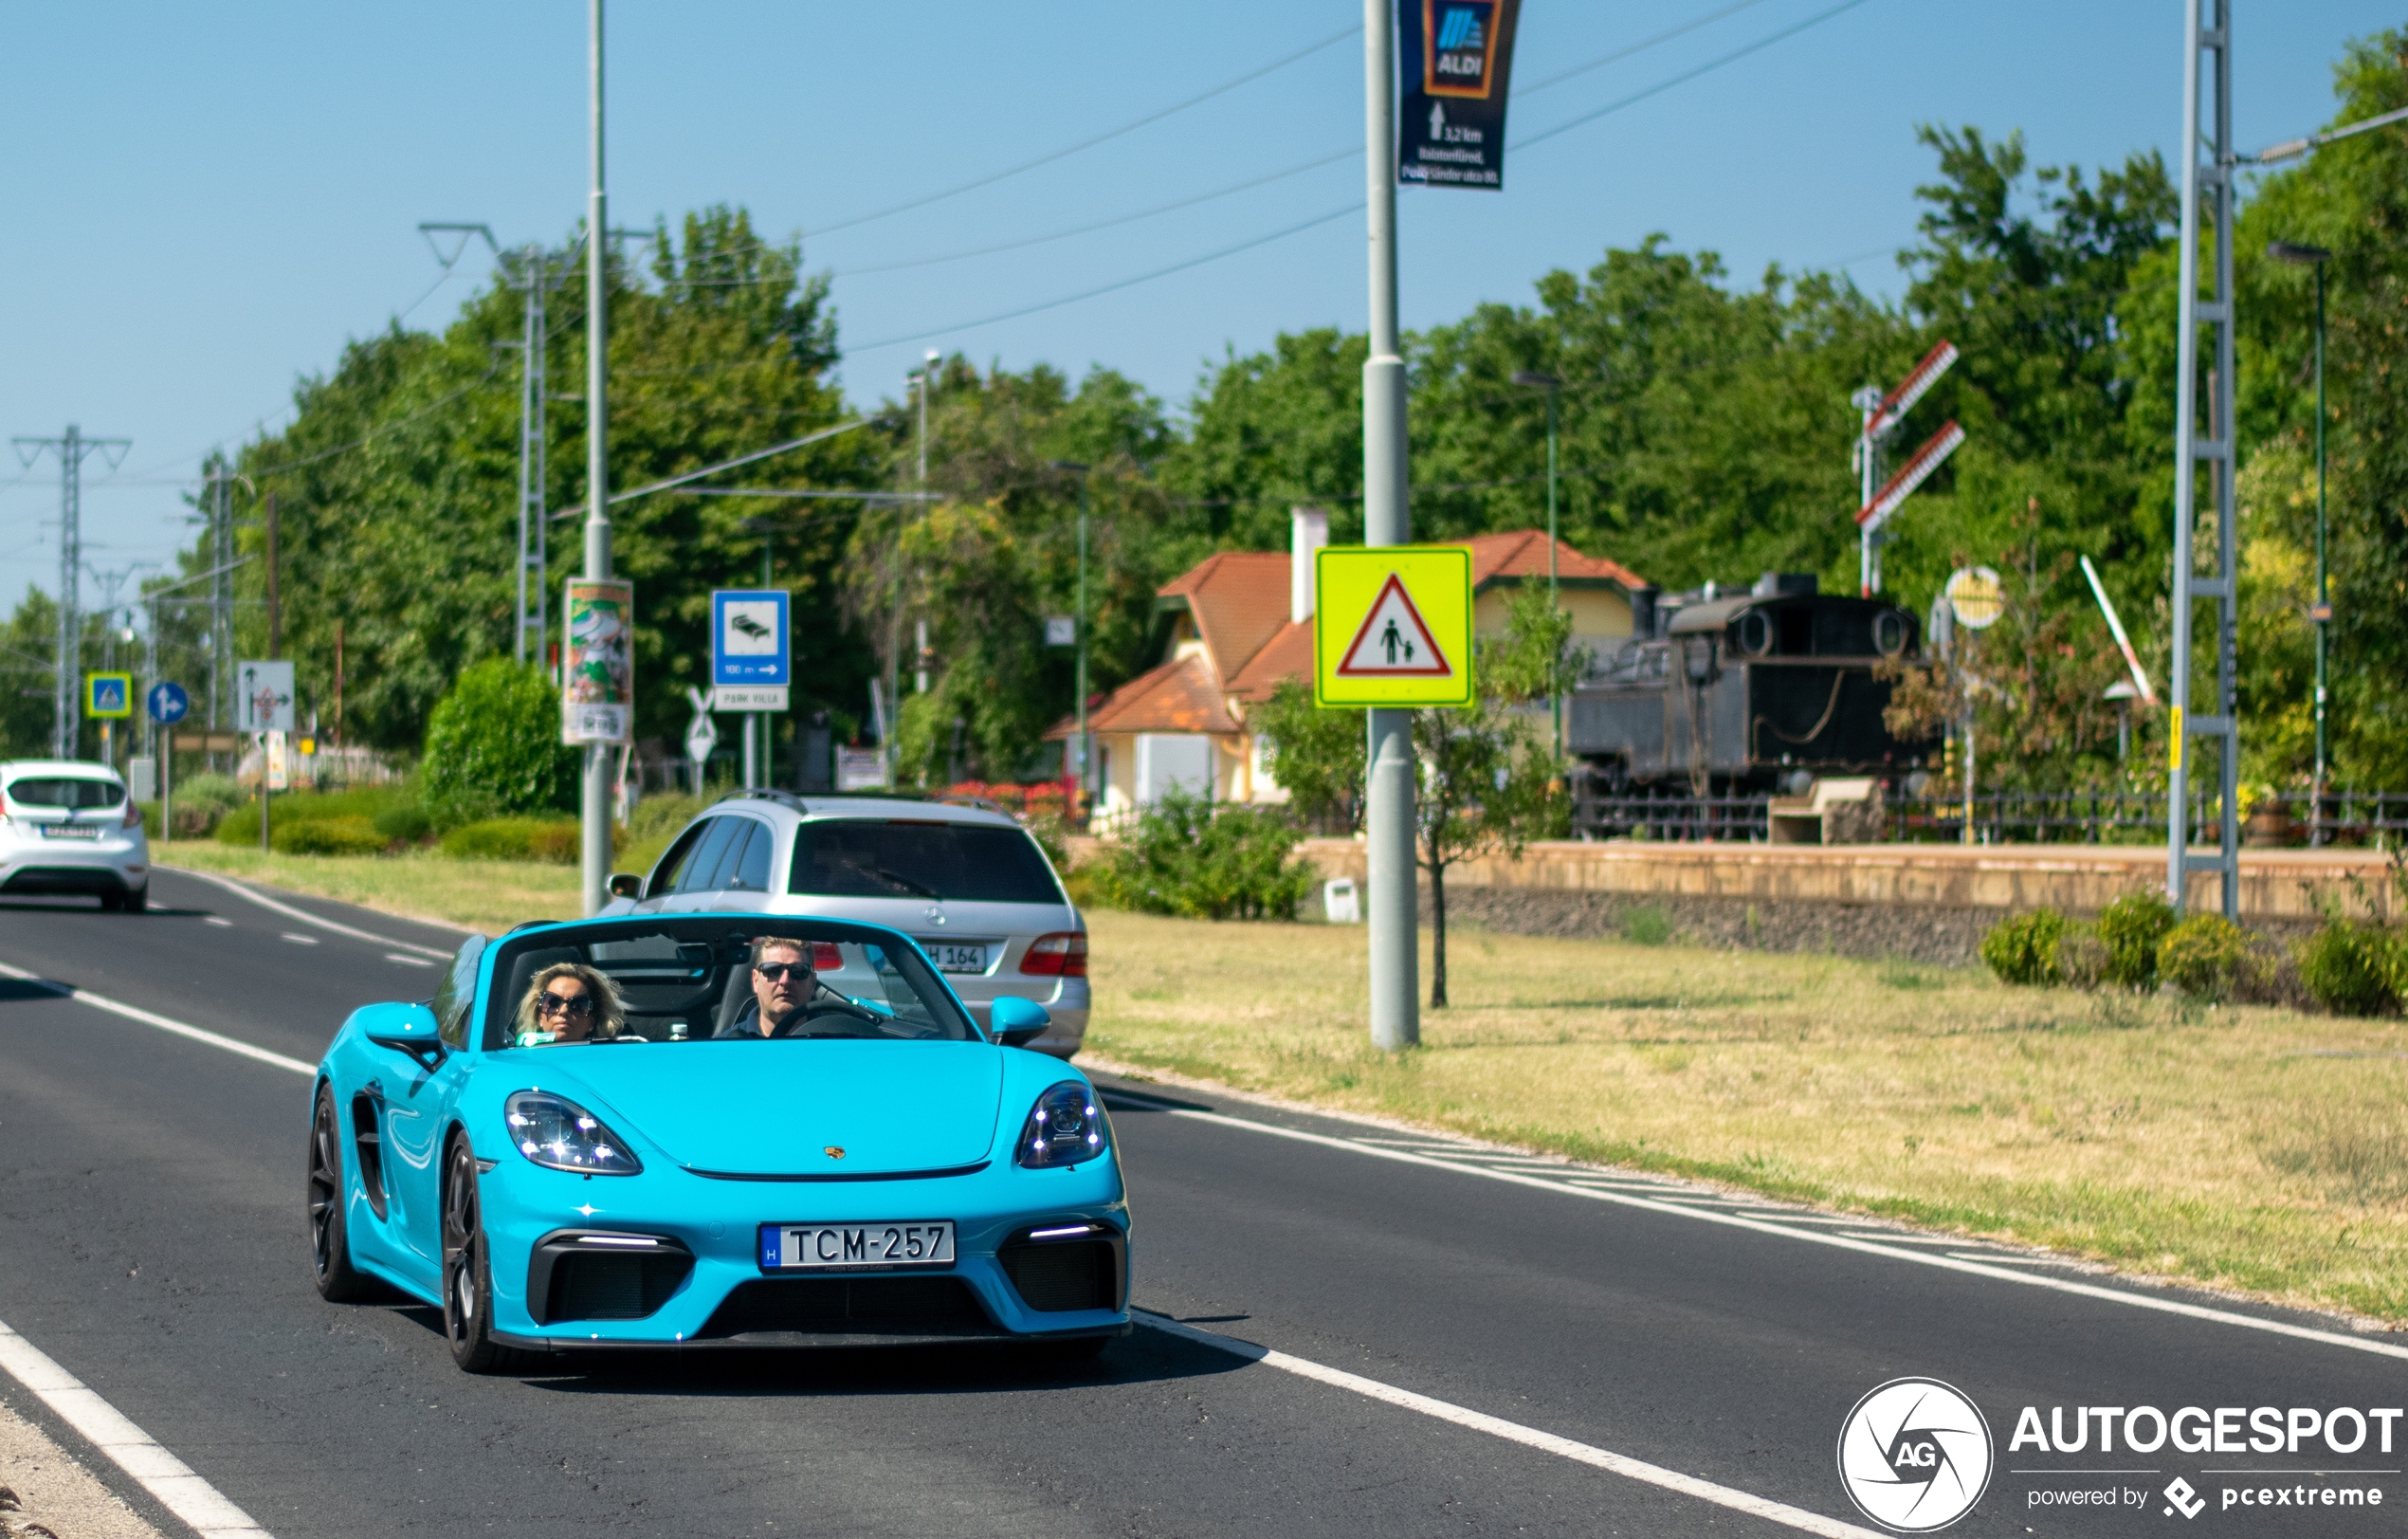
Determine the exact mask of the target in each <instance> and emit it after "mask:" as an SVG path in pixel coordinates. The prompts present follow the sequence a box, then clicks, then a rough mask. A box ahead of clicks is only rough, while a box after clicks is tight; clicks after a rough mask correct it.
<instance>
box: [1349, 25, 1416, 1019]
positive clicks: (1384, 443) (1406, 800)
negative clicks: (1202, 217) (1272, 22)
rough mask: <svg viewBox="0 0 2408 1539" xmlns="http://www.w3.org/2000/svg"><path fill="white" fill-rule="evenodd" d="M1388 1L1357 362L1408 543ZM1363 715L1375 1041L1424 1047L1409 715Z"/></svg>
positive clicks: (1382, 478) (1394, 514) (1372, 127)
mask: <svg viewBox="0 0 2408 1539" xmlns="http://www.w3.org/2000/svg"><path fill="white" fill-rule="evenodd" d="M1390 9H1391V8H1390V0H1363V162H1364V167H1365V183H1366V186H1365V188H1364V191H1365V192H1366V193H1367V194H1368V197H1369V210H1368V215H1369V217H1368V220H1367V224H1368V231H1367V233H1368V234H1369V236H1370V242H1369V246H1370V252H1369V255H1370V279H1371V284H1370V287H1371V352H1370V356H1369V357H1366V358H1364V360H1363V543H1364V544H1365V545H1367V546H1378V545H1403V544H1409V543H1411V541H1412V540H1413V516H1412V510H1411V509H1410V508H1409V507H1408V505H1407V504H1406V488H1407V475H1408V471H1407V465H1406V458H1405V360H1404V358H1403V357H1402V356H1401V353H1400V351H1399V347H1398V339H1397V331H1396V33H1395V32H1394V30H1393V29H1392V22H1391V19H1390V15H1389V11H1390ZM1366 714H1367V736H1368V740H1369V741H1368V742H1366V744H1365V750H1366V753H1367V755H1368V762H1367V764H1366V766H1365V768H1366V771H1367V773H1366V774H1365V776H1364V781H1365V796H1364V801H1365V807H1364V814H1365V815H1364V818H1363V826H1364V834H1365V849H1364V854H1365V856H1366V864H1367V866H1368V868H1369V870H1368V874H1369V876H1370V879H1371V880H1370V882H1369V884H1368V885H1369V886H1370V889H1371V891H1370V894H1369V896H1370V899H1371V916H1370V918H1371V1040H1372V1044H1373V1045H1374V1046H1375V1047H1379V1048H1383V1049H1387V1050H1389V1051H1392V1052H1393V1051H1396V1050H1400V1049H1403V1048H1409V1047H1412V1046H1414V1044H1415V1043H1416V1042H1419V1041H1420V1040H1421V1015H1420V999H1418V997H1417V996H1418V992H1419V986H1420V979H1419V976H1418V975H1419V972H1420V958H1419V957H1418V956H1417V955H1416V953H1415V950H1414V932H1415V928H1416V924H1417V920H1418V917H1419V902H1418V898H1417V894H1416V889H1415V887H1414V846H1415V839H1414V789H1415V788H1414V779H1415V765H1414V747H1413V712H1412V711H1410V710H1399V709H1395V708H1377V707H1376V708H1374V709H1372V710H1371V711H1369V712H1368V713H1366Z"/></svg>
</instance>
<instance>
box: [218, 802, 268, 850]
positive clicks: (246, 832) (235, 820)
mask: <svg viewBox="0 0 2408 1539" xmlns="http://www.w3.org/2000/svg"><path fill="white" fill-rule="evenodd" d="M267 832H268V837H269V838H270V839H271V840H272V839H274V838H275V836H276V809H275V808H273V807H271V808H269V809H268V819H267ZM210 838H212V839H215V840H216V841H217V842H218V843H220V844H230V845H232V846H234V847H235V848H236V849H238V850H240V849H243V848H245V847H248V848H250V849H253V850H256V849H258V848H259V798H258V797H251V798H249V799H248V800H246V801H243V802H240V803H237V804H236V805H234V806H231V807H228V808H227V809H226V810H225V811H224V812H223V813H221V814H219V815H218V819H217V823H216V826H215V827H213V828H211V829H210Z"/></svg>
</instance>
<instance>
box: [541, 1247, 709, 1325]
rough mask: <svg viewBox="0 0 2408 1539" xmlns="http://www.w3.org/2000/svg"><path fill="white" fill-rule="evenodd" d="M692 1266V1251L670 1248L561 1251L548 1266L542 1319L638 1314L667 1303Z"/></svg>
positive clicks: (637, 1317)
mask: <svg viewBox="0 0 2408 1539" xmlns="http://www.w3.org/2000/svg"><path fill="white" fill-rule="evenodd" d="M693 1268H694V1258H693V1257H692V1256H690V1255H677V1254H675V1253H673V1252H672V1253H663V1252H658V1251H655V1252H651V1253H649V1254H647V1255H634V1254H620V1255H609V1254H603V1255H592V1254H587V1253H584V1252H577V1253H574V1254H572V1255H564V1256H562V1257H560V1259H559V1261H558V1262H557V1264H556V1265H555V1266H554V1267H553V1269H552V1296H551V1299H550V1300H549V1301H548V1302H547V1304H546V1306H545V1309H544V1311H543V1312H544V1316H545V1319H546V1321H547V1323H548V1322H550V1321H555V1320H641V1319H643V1318H644V1317H645V1316H646V1315H648V1314H650V1313H651V1312H652V1311H653V1310H657V1309H659V1308H660V1307H661V1306H662V1305H664V1304H666V1303H667V1302H668V1299H669V1295H670V1294H671V1293H674V1292H677V1285H678V1284H679V1283H682V1282H684V1280H685V1274H686V1273H688V1272H690V1271H692V1270H693Z"/></svg>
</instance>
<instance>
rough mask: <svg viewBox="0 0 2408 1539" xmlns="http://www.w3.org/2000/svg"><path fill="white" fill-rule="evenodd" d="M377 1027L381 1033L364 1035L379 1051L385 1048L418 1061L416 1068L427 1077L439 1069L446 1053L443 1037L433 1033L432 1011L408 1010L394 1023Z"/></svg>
mask: <svg viewBox="0 0 2408 1539" xmlns="http://www.w3.org/2000/svg"><path fill="white" fill-rule="evenodd" d="M396 1014H400V1013H398V1012H397V1013H396ZM380 1024H381V1025H382V1026H383V1027H384V1029H383V1030H382V1031H373V1032H370V1033H368V1034H367V1036H368V1040H370V1041H371V1042H374V1043H375V1044H376V1045H377V1046H378V1047H380V1048H389V1049H391V1050H392V1051H393V1052H395V1053H407V1054H409V1055H410V1057H412V1058H415V1059H416V1060H417V1061H418V1067H419V1068H421V1069H423V1070H425V1071H426V1072H429V1073H432V1072H435V1070H437V1069H438V1068H440V1067H442V1065H443V1060H444V1054H445V1053H447V1052H448V1051H449V1049H448V1048H447V1047H446V1046H445V1044H444V1040H443V1037H442V1036H441V1035H438V1034H437V1033H436V1031H435V1017H434V1012H433V1011H431V1010H429V1009H427V1008H426V1007H425V1006H423V1005H421V1006H417V1007H414V1008H412V1009H411V1010H410V1011H409V1012H408V1013H407V1014H400V1018H398V1019H395V1020H390V1021H385V1022H381V1023H380Z"/></svg>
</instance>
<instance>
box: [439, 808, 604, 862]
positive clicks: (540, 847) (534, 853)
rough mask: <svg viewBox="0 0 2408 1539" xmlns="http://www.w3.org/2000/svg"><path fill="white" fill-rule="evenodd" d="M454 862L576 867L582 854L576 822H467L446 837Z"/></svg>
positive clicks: (445, 848) (511, 819)
mask: <svg viewBox="0 0 2408 1539" xmlns="http://www.w3.org/2000/svg"><path fill="white" fill-rule="evenodd" d="M442 848H443V852H444V853H445V854H446V855H448V856H449V857H451V858H452V859H453V860H527V861H535V862H538V863H539V864H542V865H548V866H574V865H575V864H576V862H577V856H578V852H579V844H578V834H577V825H576V823H575V820H574V819H551V818H541V817H488V818H484V819H482V820H480V821H478V822H474V823H464V824H462V825H461V826H460V827H458V828H456V829H453V830H452V831H451V832H450V833H448V834H445V835H444V836H443V846H442Z"/></svg>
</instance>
